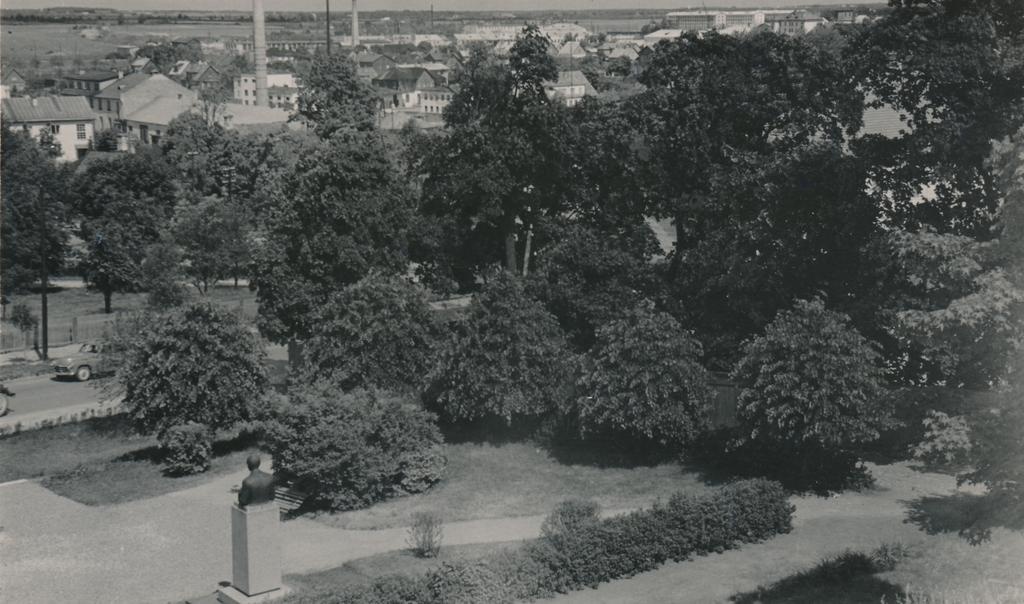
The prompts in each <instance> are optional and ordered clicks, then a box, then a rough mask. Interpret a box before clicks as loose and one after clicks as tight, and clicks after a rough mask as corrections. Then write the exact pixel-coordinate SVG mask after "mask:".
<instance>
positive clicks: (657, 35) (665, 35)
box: [644, 29, 683, 40]
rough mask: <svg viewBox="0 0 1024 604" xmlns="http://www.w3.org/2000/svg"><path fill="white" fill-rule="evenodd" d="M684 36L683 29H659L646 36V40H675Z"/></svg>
mask: <svg viewBox="0 0 1024 604" xmlns="http://www.w3.org/2000/svg"><path fill="white" fill-rule="evenodd" d="M681 35H683V30H681V29H659V30H658V31H652V32H651V33H649V34H647V35H645V36H644V40H675V39H676V38H678V37H679V36H681Z"/></svg>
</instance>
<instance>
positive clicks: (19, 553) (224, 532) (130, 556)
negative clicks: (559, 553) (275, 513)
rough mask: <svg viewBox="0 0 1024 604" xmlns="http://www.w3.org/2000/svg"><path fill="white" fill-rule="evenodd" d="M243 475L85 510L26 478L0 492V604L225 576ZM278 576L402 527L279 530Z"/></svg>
mask: <svg viewBox="0 0 1024 604" xmlns="http://www.w3.org/2000/svg"><path fill="white" fill-rule="evenodd" d="M245 474H246V472H245V471H242V472H237V473H233V474H229V475H224V476H221V477H218V478H216V479H214V480H212V481H210V482H208V483H205V484H203V485H199V486H197V487H194V488H190V489H185V490H182V491H177V492H175V493H170V494H167V495H163V496H160V497H154V498H152V499H145V500H140V501H133V502H128V503H124V504H118V505H110V506H102V507H92V506H86V505H83V504H80V503H77V502H74V501H72V500H70V499H66V498H64V497H61V496H59V495H56V494H55V493H53V492H51V491H49V490H47V489H45V488H43V487H42V486H41V485H39V484H38V483H36V482H33V481H20V482H16V483H9V484H7V485H3V486H0V602H3V603H7V602H18V603H19V604H34V603H40V604H49V603H52V602H82V603H86V602H104V603H107V604H117V603H119V602H124V603H129V602H130V603H132V604H138V603H148V602H154V603H156V602H160V603H164V602H168V601H175V600H181V599H183V598H187V597H190V596H197V595H202V594H205V593H210V592H212V591H213V590H214V589H216V587H217V584H218V582H220V581H229V580H230V579H231V523H230V515H229V514H230V513H229V509H230V507H229V506H230V502H231V501H232V500H233V499H234V497H235V494H234V491H235V490H236V489H237V487H238V485H239V484H240V483H241V481H242V478H244V477H245ZM542 521H543V516H530V517H521V518H508V519H496V520H474V521H467V522H456V523H452V524H448V525H446V526H445V544H446V545H458V544H466V543H483V542H500V541H515V540H519V539H527V538H532V537H536V536H537V535H538V534H539V533H540V525H541V522H542ZM283 535H284V542H283V552H282V553H283V565H284V568H283V572H284V573H285V574H288V573H306V572H311V571H315V570H322V569H326V568H332V567H335V566H340V565H341V564H344V563H345V562H347V561H349V560H354V559H356V558H362V557H365V556H369V555H373V554H377V553H382V552H386V551H391V550H395V549H403V548H405V547H407V546H406V544H405V538H406V530H405V529H403V528H396V529H384V530H373V531H362V530H347V529H339V528H334V527H329V526H326V525H324V524H322V523H319V522H315V521H313V520H309V519H305V518H299V519H296V520H290V521H288V522H286V523H285V524H284V531H283Z"/></svg>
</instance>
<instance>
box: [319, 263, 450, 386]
mask: <svg viewBox="0 0 1024 604" xmlns="http://www.w3.org/2000/svg"><path fill="white" fill-rule="evenodd" d="M316 323H317V330H316V333H314V335H313V337H311V338H310V339H309V340H307V341H306V343H305V346H304V348H303V353H304V363H303V367H302V370H303V372H304V373H305V374H306V375H308V380H309V381H314V380H315V378H322V379H326V380H328V381H331V382H332V383H335V384H337V385H339V386H340V387H341V388H343V389H344V390H352V389H354V388H359V387H362V388H381V389H385V390H392V391H395V390H399V391H400V390H410V389H414V388H416V387H419V386H422V385H423V384H424V382H425V380H426V377H427V373H428V372H429V370H430V367H431V364H432V361H433V351H434V349H435V347H436V345H437V340H438V339H439V336H440V335H441V334H440V330H439V326H438V325H437V319H436V318H435V317H434V313H433V311H431V310H430V306H429V304H428V298H427V294H426V291H425V290H423V289H422V288H421V287H420V286H418V285H415V284H412V283H409V282H408V281H406V280H404V279H402V278H399V277H394V276H386V275H380V274H375V273H372V274H370V275H367V276H366V277H364V278H363V279H361V280H359V281H358V282H356V283H354V284H352V285H350V286H348V287H346V288H344V289H343V290H341V291H339V292H337V293H336V294H334V295H333V296H332V297H331V298H330V300H329V301H328V302H327V303H326V304H325V305H324V306H323V307H321V308H320V309H319V311H318V313H317V317H316Z"/></svg>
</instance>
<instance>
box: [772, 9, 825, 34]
mask: <svg viewBox="0 0 1024 604" xmlns="http://www.w3.org/2000/svg"><path fill="white" fill-rule="evenodd" d="M827 23H828V21H827V20H825V19H824V18H822V17H821V15H818V14H816V13H809V12H807V11H802V10H795V11H793V12H791V13H789V14H787V15H783V16H782V17H781V18H779V19H775V20H772V21H769V22H768V25H770V26H771V28H772V31H775V32H777V33H780V34H785V35H790V36H796V35H800V34H805V33H807V32H809V31H811V30H813V29H814V28H816V27H819V26H821V25H825V24H827Z"/></svg>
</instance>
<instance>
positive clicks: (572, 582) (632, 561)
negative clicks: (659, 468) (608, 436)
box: [288, 479, 793, 604]
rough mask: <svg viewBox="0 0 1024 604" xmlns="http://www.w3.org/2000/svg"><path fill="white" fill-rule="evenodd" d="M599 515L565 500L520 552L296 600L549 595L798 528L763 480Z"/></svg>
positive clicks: (360, 603) (357, 602)
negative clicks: (620, 513)
mask: <svg viewBox="0 0 1024 604" xmlns="http://www.w3.org/2000/svg"><path fill="white" fill-rule="evenodd" d="M591 515H592V514H591V513H590V512H588V511H587V510H585V509H582V507H581V506H574V509H572V510H568V509H566V507H565V506H560V508H559V509H557V510H556V511H555V513H554V514H553V515H552V516H553V517H552V518H549V521H548V522H546V523H545V526H546V527H548V529H549V530H545V531H544V533H545V534H544V536H543V537H541V538H540V539H537V540H536V541H533V542H531V543H528V544H526V545H524V546H523V547H520V548H518V549H516V550H512V551H507V552H501V553H498V554H496V555H492V556H488V557H486V558H483V559H481V560H476V561H457V562H446V563H444V564H442V565H441V566H440V567H439V568H437V569H435V570H432V571H430V572H429V573H427V574H425V575H423V576H419V577H404V576H390V577H384V578H380V579H377V580H375V581H374V582H372V583H370V584H367V585H361V586H358V587H352V588H347V589H343V590H340V591H335V592H324V591H318V592H317V593H302V594H296V595H294V596H292V597H291V598H290V599H289V600H288V602H290V603H291V604H309V603H312V602H318V603H325V604H385V603H387V604H393V603H396V602H402V603H407V604H412V603H420V604H427V603H429V604H435V603H436V604H441V603H444V604H463V603H465V604H469V603H471V602H485V601H486V602H491V603H497V602H513V601H517V600H525V599H534V598H540V597H546V596H551V595H553V594H555V593H566V592H569V591H572V590H577V589H582V588H584V587H596V586H597V585H598V584H600V583H603V582H606V581H611V580H613V579H619V578H623V577H630V576H633V575H635V574H637V573H641V572H644V571H648V570H652V569H654V568H657V567H658V566H660V565H661V564H663V563H665V562H667V561H669V560H673V561H681V560H686V559H688V558H690V557H691V556H694V555H702V554H707V553H710V552H721V551H724V550H726V549H730V548H733V547H736V546H738V545H739V544H742V543H752V542H756V541H760V540H763V539H766V538H769V537H771V536H773V535H777V534H779V533H786V532H789V530H790V529H791V528H792V515H793V506H792V505H791V504H790V503H789V502H788V500H787V497H786V493H785V491H784V490H783V489H782V486H781V485H779V484H778V483H774V482H770V481H767V480H760V479H758V480H747V481H741V482H736V483H733V484H731V485H728V486H725V487H723V488H721V489H718V490H716V491H715V492H713V493H711V494H708V495H701V496H694V495H686V494H682V493H680V494H677V495H675V496H673V497H672V498H671V499H669V500H668V502H666V503H658V504H655V505H654V507H652V508H651V509H648V510H641V511H638V512H633V513H631V514H628V515H624V516H617V517H613V518H609V519H606V520H596V521H593V522H591V521H587V520H586V518H587V517H588V516H591ZM555 516H558V518H555ZM567 517H572V518H575V520H573V521H567ZM556 525H557V526H558V527H559V529H558V530H551V529H552V527H554V526H556Z"/></svg>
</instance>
